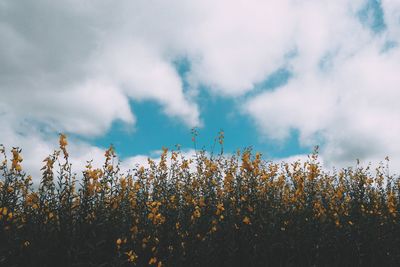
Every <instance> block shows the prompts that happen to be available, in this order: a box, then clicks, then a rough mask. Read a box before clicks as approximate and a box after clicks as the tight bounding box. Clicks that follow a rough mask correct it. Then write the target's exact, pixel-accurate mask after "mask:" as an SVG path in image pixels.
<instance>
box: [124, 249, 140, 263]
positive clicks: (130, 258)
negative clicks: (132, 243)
mask: <svg viewBox="0 0 400 267" xmlns="http://www.w3.org/2000/svg"><path fill="white" fill-rule="evenodd" d="M125 255H127V256H128V261H129V262H136V260H137V258H138V255H136V253H135V252H133V251H132V250H130V251H128V252H125Z"/></svg>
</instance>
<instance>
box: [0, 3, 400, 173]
mask: <svg viewBox="0 0 400 267" xmlns="http://www.w3.org/2000/svg"><path fill="white" fill-rule="evenodd" d="M372 2H374V3H375V4H374V5H371V3H372ZM378 9H379V10H378ZM374 10H375V11H377V10H378V11H379V12H380V13H379V12H378V13H379V14H382V21H383V23H384V25H383V26H382V27H381V28H379V27H380V26H381V25H380V24H379V21H378V22H377V20H375V17H374V16H376V14H378V13H376V12H375V11H374ZM374 12H375V13H374ZM399 18H400V4H399V2H398V1H396V0H382V1H379V2H376V1H373V0H337V1H330V0H309V1H298V0H272V1H261V0H250V1H249V0H247V1H242V0H240V1H233V2H232V1H227V0H219V1H215V0H214V1H211V0H201V1H200V0H198V1H197V0H195V1H183V0H172V1H168V2H165V1H160V0H154V1H144V0H135V1H128V0H122V1H118V2H115V1H110V0H100V1H95V2H93V1H87V0H83V1H77V0H62V1H57V2H54V1H50V0H35V1H33V0H27V1H23V2H22V1H12V0H0V36H1V38H0V92H1V96H2V97H1V99H0V122H1V124H2V126H3V128H4V129H5V130H3V131H2V132H1V133H0V142H2V143H5V144H6V145H8V146H11V145H16V144H18V145H21V146H23V145H26V146H27V148H25V150H27V153H28V154H32V155H33V154H35V155H39V154H40V157H44V156H45V155H42V154H44V151H49V149H50V148H51V147H54V146H52V145H50V144H51V143H52V142H53V141H51V140H52V139H51V138H49V136H51V135H52V134H53V135H54V132H61V131H66V132H69V133H74V134H79V135H83V136H96V135H97V136H101V135H102V134H104V133H105V132H106V131H107V130H109V129H110V127H111V125H112V122H113V121H115V120H120V121H122V122H124V123H127V124H130V125H132V126H134V125H135V122H136V120H137V119H140V118H136V116H135V114H133V113H132V110H131V107H130V101H131V100H134V101H144V100H150V101H155V102H157V103H158V104H159V105H160V106H161V107H162V110H163V111H164V113H165V114H166V115H168V116H169V117H171V118H174V119H177V120H179V121H180V122H181V123H182V124H183V125H185V126H186V127H193V126H198V125H201V124H202V121H201V114H200V109H199V107H198V104H197V103H196V96H197V94H198V93H199V90H203V89H202V88H206V90H210V91H211V92H212V93H214V94H217V95H220V96H222V97H229V98H237V99H242V100H243V99H244V102H243V103H242V106H236V107H233V108H236V109H241V110H242V111H243V112H244V113H246V114H248V115H249V116H251V117H252V118H253V119H254V121H255V124H256V125H257V127H258V129H259V130H260V133H261V134H262V135H263V136H265V137H266V138H268V139H272V140H283V141H284V140H285V139H286V138H288V137H289V136H290V134H291V131H292V130H297V131H298V132H299V133H300V141H301V144H303V145H304V146H312V145H314V144H315V143H320V144H321V145H322V149H321V153H322V154H323V157H324V162H325V163H327V164H329V163H332V164H336V163H340V164H347V163H348V162H349V161H351V160H354V158H362V159H365V160H375V159H382V158H383V157H384V156H385V155H386V154H388V155H390V156H391V155H393V157H398V159H399V160H400V156H396V155H400V143H399V142H397V140H396V137H397V136H398V135H399V134H400V127H399V126H397V124H398V123H397V121H398V118H399V117H400V109H399V108H398V105H397V104H396V99H398V98H399V96H400V95H399V92H400V91H399V90H398V88H397V87H398V85H399V78H398V76H399V75H398V74H397V73H398V71H399V70H400V65H399V64H400V63H399V62H400V48H399V47H398V45H397V44H398V42H399V41H400V40H399V39H400V24H399V20H400V19H399ZM377 27H378V28H379V30H376V29H377ZM181 58H185V59H187V60H188V62H189V63H190V69H189V70H188V72H187V73H185V77H184V78H185V82H186V86H184V82H183V80H182V77H180V73H178V71H177V70H176V66H175V62H176V60H178V59H181ZM282 68H284V69H287V70H288V71H290V72H291V73H292V75H291V79H290V80H289V81H288V83H287V84H286V85H283V86H280V87H278V88H274V89H273V90H271V89H268V88H265V90H264V91H262V92H260V93H256V94H254V93H253V92H252V90H254V88H255V86H256V85H258V84H260V83H262V82H263V81H265V80H266V79H267V78H268V76H269V75H271V74H272V73H274V72H276V71H277V70H279V69H282ZM248 93H251V94H248ZM238 102H239V101H238ZM239 103H240V102H239ZM22 133H24V134H22ZM29 140H35V142H34V144H33V143H29ZM79 146H80V147H81V148H84V149H85V151H86V152H87V153H86V152H82V151H81V153H82V154H83V155H89V154H88V153H89V152H90V153H92V152H93V151H95V150H96V151H97V149H99V148H96V147H91V146H90V145H88V144H85V143H84V142H81V143H80V145H79ZM99 151H100V150H99ZM94 153H97V152H94ZM99 153H100V152H99ZM89 158H90V157H89ZM398 166H399V168H400V164H398Z"/></svg>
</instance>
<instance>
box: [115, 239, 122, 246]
mask: <svg viewBox="0 0 400 267" xmlns="http://www.w3.org/2000/svg"><path fill="white" fill-rule="evenodd" d="M116 244H117V246H120V245H121V244H122V240H121V238H118V239H117V241H116Z"/></svg>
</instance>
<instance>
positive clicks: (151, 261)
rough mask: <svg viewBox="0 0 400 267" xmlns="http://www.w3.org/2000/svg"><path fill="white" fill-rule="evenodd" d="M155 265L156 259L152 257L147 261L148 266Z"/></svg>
mask: <svg viewBox="0 0 400 267" xmlns="http://www.w3.org/2000/svg"><path fill="white" fill-rule="evenodd" d="M155 263H157V258H156V257H153V258H151V259H150V260H149V265H151V264H155Z"/></svg>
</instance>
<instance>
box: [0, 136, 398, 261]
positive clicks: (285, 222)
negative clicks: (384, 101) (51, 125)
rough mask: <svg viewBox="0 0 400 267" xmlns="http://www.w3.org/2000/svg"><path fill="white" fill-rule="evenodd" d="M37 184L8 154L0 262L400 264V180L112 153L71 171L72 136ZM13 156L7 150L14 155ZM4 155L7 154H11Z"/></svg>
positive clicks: (1, 178) (243, 154) (302, 165)
mask: <svg viewBox="0 0 400 267" xmlns="http://www.w3.org/2000/svg"><path fill="white" fill-rule="evenodd" d="M59 143H60V147H59V149H57V150H55V151H54V153H53V154H52V155H50V156H48V157H47V158H46V159H44V161H43V168H42V177H41V181H40V184H39V185H34V184H33V183H32V177H31V176H29V175H28V174H26V173H25V172H24V170H23V163H24V162H23V158H22V155H21V154H22V151H21V149H19V148H13V149H12V150H11V148H7V149H8V150H6V148H4V147H2V146H1V147H0V153H1V156H2V157H3V159H1V160H0V172H1V174H0V266H157V267H161V266H400V220H399V215H398V214H399V208H400V205H399V201H400V179H399V177H392V176H391V175H390V174H389V173H388V169H387V167H386V165H385V164H383V163H382V164H381V165H379V166H376V168H372V169H371V168H369V167H362V166H358V165H356V166H355V167H353V168H347V169H340V170H337V171H334V172H330V173H327V172H325V171H324V170H323V169H322V167H321V164H320V163H319V161H318V152H317V150H316V151H315V152H314V153H313V154H311V155H310V156H309V160H308V161H307V162H299V161H298V162H294V163H290V164H289V163H275V162H269V161H265V160H263V158H262V156H261V155H260V154H259V153H253V152H252V150H251V149H245V150H243V151H238V152H237V153H236V154H234V155H225V154H224V153H223V136H222V135H221V137H220V138H219V139H217V144H218V143H219V144H220V145H221V152H218V153H214V154H210V153H206V152H205V151H203V150H200V151H197V153H196V156H195V157H193V158H184V156H183V153H181V152H180V151H179V149H177V150H174V151H168V150H167V149H164V150H163V154H162V155H161V158H160V160H159V162H154V161H152V160H150V159H149V167H146V168H145V167H141V166H137V167H133V168H132V169H131V170H130V171H128V172H126V173H122V172H121V171H120V169H119V162H118V160H117V158H116V154H115V151H114V149H113V148H112V147H110V148H109V149H108V150H107V151H105V161H104V165H103V166H92V162H90V161H89V162H87V166H86V169H85V171H84V172H83V173H80V174H74V173H73V172H72V169H71V168H72V166H71V164H70V160H69V155H68V150H67V146H68V143H67V139H66V136H65V135H60V140H59ZM9 150H11V154H9ZM7 155H11V156H9V157H8V158H7Z"/></svg>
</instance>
